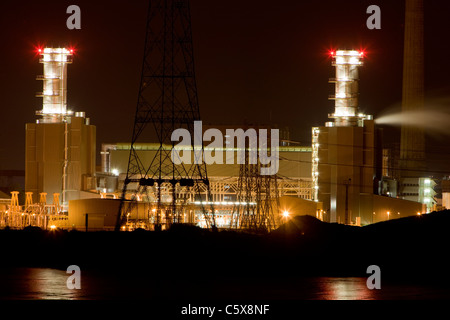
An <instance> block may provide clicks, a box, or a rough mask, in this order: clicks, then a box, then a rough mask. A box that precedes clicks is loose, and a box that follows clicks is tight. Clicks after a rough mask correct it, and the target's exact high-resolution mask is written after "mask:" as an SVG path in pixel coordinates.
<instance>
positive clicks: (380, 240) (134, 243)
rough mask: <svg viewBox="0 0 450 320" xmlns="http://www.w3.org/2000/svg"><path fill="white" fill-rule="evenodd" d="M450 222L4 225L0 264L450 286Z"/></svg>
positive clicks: (428, 218) (440, 218)
mask: <svg viewBox="0 0 450 320" xmlns="http://www.w3.org/2000/svg"><path fill="white" fill-rule="evenodd" d="M449 222H450V211H442V212H436V213H431V214H428V215H422V216H415V217H408V218H403V219H398V220H391V221H386V222H382V223H377V224H374V225H370V226H365V227H350V226H343V225H337V224H329V223H323V222H320V221H319V220H317V219H315V218H313V217H310V216H299V217H295V218H294V219H293V220H291V221H290V222H288V223H287V224H285V225H283V226H281V227H280V228H279V229H277V230H275V231H274V232H272V233H270V234H267V235H252V234H245V233H238V232H232V231H221V232H210V231H208V230H202V229H200V228H196V227H189V226H175V227H174V228H173V229H172V230H169V231H164V232H147V231H135V232H119V233H114V232H92V233H85V232H77V231H42V230H36V229H32V228H31V229H29V230H0V243H1V244H2V250H1V251H2V253H1V257H2V258H1V260H0V261H1V262H0V268H17V267H41V268H56V269H61V270H66V268H67V267H68V266H69V265H72V264H75V265H78V266H80V268H81V269H82V270H92V271H95V272H96V271H101V272H104V273H108V272H111V273H116V272H127V273H131V274H133V272H135V271H136V270H146V272H147V273H148V274H149V275H158V274H162V275H165V276H167V277H177V276H179V277H184V278H186V277H187V278H189V277H190V276H192V275H193V274H198V273H201V274H202V275H203V276H205V277H207V278H212V279H213V278H216V279H218V278H221V279H227V278H228V277H230V278H242V279H258V278H259V279H261V277H265V278H268V279H272V278H274V279H280V278H289V277H309V276H335V277H367V276H368V275H367V273H366V270H367V267H368V266H369V265H378V266H380V268H381V271H382V275H383V278H384V279H386V278H388V279H392V280H395V281H398V282H405V283H411V282H415V283H416V282H417V283H426V284H445V283H446V282H447V283H449V282H450V280H449V279H448V277H446V276H445V274H446V271H447V270H446V267H447V260H448V259H447V257H446V255H447V254H446V253H447V250H448V247H449V245H450V233H449V232H448V226H449V225H450V224H449Z"/></svg>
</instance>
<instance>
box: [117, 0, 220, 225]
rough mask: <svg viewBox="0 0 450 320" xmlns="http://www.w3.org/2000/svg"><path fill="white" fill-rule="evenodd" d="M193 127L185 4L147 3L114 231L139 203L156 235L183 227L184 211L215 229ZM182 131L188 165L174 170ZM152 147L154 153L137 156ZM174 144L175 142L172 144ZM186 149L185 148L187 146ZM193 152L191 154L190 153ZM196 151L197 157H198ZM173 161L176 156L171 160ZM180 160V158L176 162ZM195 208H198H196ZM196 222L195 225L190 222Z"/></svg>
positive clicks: (196, 114) (177, 0)
mask: <svg viewBox="0 0 450 320" xmlns="http://www.w3.org/2000/svg"><path fill="white" fill-rule="evenodd" d="M194 121H200V110H199V102H198V96H197V85H196V78H195V67H194V55H193V44H192V30H191V17H190V6H189V0H150V1H149V8H148V16H147V24H146V38H145V53H144V61H143V67H142V74H141V82H140V88H139V96H138V103H137V108H136V115H135V121H134V129H133V136H132V141H131V148H130V155H129V161H128V169H127V175H126V179H125V181H124V185H123V189H122V190H123V192H122V200H121V204H120V211H119V215H118V219H117V225H116V230H118V229H119V228H120V227H121V226H122V225H123V224H124V223H125V221H126V219H127V217H128V216H129V215H132V214H133V208H134V209H136V207H137V206H138V201H141V202H146V203H148V204H149V205H148V206H147V207H145V210H146V216H145V217H146V218H145V219H146V220H145V221H149V223H150V224H153V225H154V227H155V230H156V229H161V226H162V225H164V224H165V225H166V226H170V225H171V224H172V223H181V222H186V221H187V220H186V218H185V217H186V208H187V206H190V208H191V210H190V213H189V212H188V214H190V215H191V219H190V220H189V221H188V222H191V223H193V219H192V209H193V210H194V211H195V207H194V208H193V206H195V204H196V205H197V208H198V207H200V209H201V210H202V212H203V217H204V223H205V225H206V226H207V227H215V221H214V209H213V208H211V213H208V212H207V210H206V208H205V206H204V203H205V201H206V202H207V203H208V202H209V203H212V202H211V201H209V200H210V199H211V194H210V187H209V180H208V176H207V172H206V165H205V164H204V162H203V161H195V160H194V158H195V159H197V160H199V159H200V160H201V158H202V153H201V152H202V151H203V142H201V143H200V144H199V143H198V141H203V140H202V139H201V137H197V138H199V139H197V140H196V141H197V142H196V145H195V146H194ZM177 129H186V130H187V131H189V133H190V136H191V141H190V146H189V148H188V149H189V150H184V152H189V153H190V154H191V156H193V157H191V159H192V161H191V163H190V164H189V163H181V164H175V163H174V161H172V160H173V158H172V156H173V154H172V151H174V150H175V146H176V144H175V142H173V141H172V139H171V136H172V134H173V132H174V131H175V130H177ZM151 141H156V142H157V143H158V144H159V147H158V148H157V151H156V152H155V151H154V152H153V153H152V154H151V155H149V153H148V152H145V151H142V149H143V148H142V146H143V143H148V142H151ZM176 143H177V144H178V142H176ZM188 144H189V143H188ZM194 147H195V150H197V151H196V152H194ZM199 151H200V152H199ZM175 157H176V156H175ZM176 159H180V157H176ZM199 204H200V205H199ZM194 220H195V219H194Z"/></svg>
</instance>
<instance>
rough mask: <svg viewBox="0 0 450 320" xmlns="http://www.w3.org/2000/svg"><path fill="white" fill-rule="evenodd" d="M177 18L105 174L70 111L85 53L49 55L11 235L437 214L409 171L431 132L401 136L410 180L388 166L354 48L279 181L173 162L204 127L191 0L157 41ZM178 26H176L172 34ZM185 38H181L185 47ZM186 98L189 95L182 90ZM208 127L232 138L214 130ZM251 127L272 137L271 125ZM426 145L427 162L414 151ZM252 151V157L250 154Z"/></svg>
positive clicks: (4, 221) (165, 5) (92, 140)
mask: <svg viewBox="0 0 450 320" xmlns="http://www.w3.org/2000/svg"><path fill="white" fill-rule="evenodd" d="M407 2H408V1H407ZM410 2H414V5H412V4H409V5H408V6H407V25H408V27H407V31H406V36H405V42H406V43H407V44H408V45H407V46H411V47H414V44H415V43H416V42H415V40H414V37H413V35H414V34H416V33H415V31H414V30H416V29H417V28H420V21H419V22H418V24H416V23H417V21H416V16H415V15H414V14H413V13H411V12H416V11H419V12H420V10H419V9H420V3H419V2H420V1H418V0H417V1H416V0H411V1H410ZM166 11H167V12H166ZM168 13H170V15H168ZM155 14H156V15H155ZM169 16H170V17H172V18H171V19H173V20H171V21H166V24H165V26H166V28H165V29H164V32H162V33H161V35H160V37H159V38H161V39H162V37H169V38H170V40H171V41H169V42H167V47H161V46H160V43H159V42H158V41H159V40H160V39H159V38H157V41H156V40H155V41H156V42H154V43H152V41H153V40H151V39H150V40H149V39H147V40H146V51H145V57H146V58H148V57H150V56H151V55H154V56H155V57H156V58H154V59H152V60H151V61H150V60H149V61H147V60H146V61H145V62H144V65H143V73H142V79H141V86H140V88H139V100H138V104H137V111H136V118H135V124H134V130H133V139H132V141H131V142H127V141H125V142H117V141H116V142H114V141H112V142H108V143H106V142H105V143H104V144H102V147H101V150H100V154H101V159H102V161H101V170H99V171H97V170H96V152H97V146H96V127H95V126H93V125H92V124H91V121H90V119H89V118H87V117H86V115H85V113H84V112H81V111H78V112H75V111H72V110H70V108H68V106H67V96H68V95H67V93H68V88H67V69H68V65H69V64H71V63H72V62H73V56H74V51H73V50H72V49H68V48H44V49H39V55H40V59H39V62H40V63H42V64H43V69H44V73H43V75H42V76H38V77H37V80H39V81H42V82H43V90H42V92H40V93H38V94H37V96H38V97H42V99H43V106H42V109H41V110H39V111H37V112H36V114H37V115H38V116H39V119H37V120H36V123H28V124H26V143H25V148H26V155H25V157H26V167H25V189H26V199H27V200H26V203H25V205H23V206H21V205H20V204H19V203H18V198H17V193H13V194H12V198H11V204H10V205H4V206H3V207H0V227H6V226H8V227H11V228H23V227H24V226H27V225H34V226H39V227H41V228H44V229H49V228H63V229H77V230H86V231H94V230H135V229H138V228H142V229H146V230H164V229H167V228H170V226H171V225H172V224H174V223H186V224H191V225H197V226H200V227H204V228H222V229H225V228H227V229H230V228H232V229H243V228H245V229H246V230H247V229H252V228H253V229H252V230H251V231H255V230H256V229H258V230H260V229H261V228H262V229H265V231H270V230H272V229H274V228H276V227H277V226H279V225H280V224H282V223H284V222H286V221H287V220H288V219H289V218H290V217H292V216H294V215H301V214H308V215H312V216H314V217H317V218H318V219H320V220H323V221H327V222H331V223H340V224H347V225H358V226H361V225H368V224H371V223H375V222H379V221H384V220H389V219H394V218H400V217H405V216H410V215H416V214H422V213H425V212H427V211H429V210H430V208H431V206H428V207H426V206H425V207H424V205H423V204H424V203H429V202H432V201H431V200H428V201H427V200H426V199H430V197H432V196H433V191H432V187H433V184H434V181H433V180H432V179H430V178H429V177H426V176H424V175H422V174H421V175H412V174H409V173H410V172H411V171H414V172H416V171H415V169H414V168H419V167H420V168H422V165H421V164H422V163H423V154H424V153H423V147H422V145H423V144H422V140H421V139H422V138H421V137H422V133H420V132H418V131H416V130H415V129H414V128H404V129H403V130H402V151H401V156H400V160H399V163H401V165H402V166H403V167H402V168H404V169H405V170H404V173H403V174H402V176H401V177H394V176H392V175H391V174H390V172H391V168H390V167H389V168H388V166H387V165H386V163H387V161H388V160H387V159H388V158H389V157H390V156H389V155H390V153H389V152H387V150H386V149H384V148H383V141H382V132H381V131H380V129H379V128H377V125H376V124H375V122H374V119H373V117H372V116H371V115H366V114H364V113H363V112H361V108H360V105H359V94H360V92H359V72H360V68H361V67H362V66H363V61H364V58H365V53H364V52H363V51H358V50H353V49H350V50H344V49H342V50H337V51H334V52H332V53H331V59H332V63H331V65H332V66H333V67H334V68H335V76H334V77H333V78H331V79H330V80H329V82H330V83H332V84H333V85H334V94H333V95H332V96H330V97H329V99H330V100H333V101H334V111H333V112H332V113H330V114H329V115H328V120H329V121H328V122H325V124H324V125H323V126H320V127H313V128H312V143H311V145H309V146H300V145H297V144H295V143H293V142H292V141H290V139H288V138H285V137H289V133H288V132H281V134H280V136H281V144H280V146H279V147H278V148H277V150H276V151H277V153H278V154H279V170H278V172H277V173H276V175H274V176H273V177H272V178H270V179H263V178H261V177H260V176H259V175H257V174H255V172H254V169H255V168H256V167H255V168H253V167H246V164H244V165H239V164H226V163H224V164H204V165H202V166H198V165H197V166H193V167H192V168H191V167H189V168H188V167H181V166H176V165H175V164H173V163H171V162H170V161H169V160H170V155H171V152H172V151H173V150H174V143H171V142H170V139H169V138H170V135H171V132H173V131H174V130H175V129H176V128H178V127H185V128H186V130H189V131H192V130H191V129H192V125H193V124H194V121H199V120H201V119H200V113H199V106H198V101H197V92H196V83H195V73H194V71H195V70H194V63H193V53H192V48H193V46H192V38H191V31H190V21H189V19H190V18H189V19H188V20H186V19H187V18H188V17H190V15H189V2H188V1H187V0H183V1H174V0H165V1H163V0H161V1H156V2H155V3H154V4H153V5H150V7H149V15H148V17H149V18H148V19H149V21H148V23H147V27H148V28H150V29H148V30H147V36H148V37H149V36H151V35H153V34H154V33H155V32H156V30H158V28H160V27H161V26H158V25H157V23H161V21H165V20H164V19H166V18H167V17H169ZM158 17H159V18H158ZM167 22H170V23H169V24H167ZM422 24H423V22H422ZM167 25H171V26H172V28H173V29H170V30H169V29H167ZM411 25H412V26H411ZM418 26H419V27H418ZM180 30H181V31H180ZM180 35H181V36H180ZM177 36H179V37H181V38H182V39H178V41H174V39H175V38H176V37H177ZM419 36H420V35H419ZM181 40H182V41H181ZM176 45H179V46H180V47H179V48H176V47H175V46H176ZM405 46H406V44H405ZM408 50H409V51H408ZM408 50H407V51H408V52H410V51H411V50H412V51H413V53H411V52H410V53H409V54H408V53H405V74H407V76H406V77H408V78H411V77H412V78H414V79H416V78H417V79H420V78H421V77H423V74H421V73H420V70H421V69H420V68H421V66H417V65H415V64H414V63H413V62H412V61H415V60H414V57H417V56H420V52H421V50H422V49H421V48H416V49H408ZM414 50H417V51H414ZM155 59H156V60H155ZM161 61H162V62H161ZM152 64H154V65H153V67H151V68H150V67H149V66H151V65H152ZM166 64H170V65H166ZM74 67H75V66H74ZM411 74H413V75H414V77H413V76H410V75H411ZM181 84H183V85H181ZM181 89H182V91H183V92H179V91H180V90H181ZM421 90H423V85H420V81H419V80H417V82H413V83H408V82H407V81H405V84H404V108H412V107H413V105H414V106H417V108H419V107H420V103H422V102H421V101H422V100H421V97H422V93H421V92H422V91H421ZM411 101H413V102H411ZM209 127H212V128H219V129H218V130H219V131H222V132H224V133H225V132H226V131H225V128H220V126H215V125H214V124H210V125H209ZM243 127H244V128H246V129H251V128H260V129H264V130H267V129H271V128H272V125H271V124H267V125H261V124H259V125H257V124H255V125H249V124H245V125H244V124H243ZM148 128H152V129H155V130H154V131H155V133H156V135H153V136H152V135H147V134H144V133H145V130H147V129H148ZM235 128H236V126H234V128H233V127H229V128H228V129H235ZM225 136H226V134H225ZM190 146H191V147H192V150H190V151H192V152H195V150H196V148H197V149H198V148H200V149H201V150H204V149H205V148H206V146H199V145H194V143H192V144H190ZM416 147H417V153H415V154H413V155H411V154H410V153H408V152H406V151H407V150H409V149H411V148H413V149H414V150H416ZM238 149H239V148H237V147H234V146H233V147H227V146H224V147H223V148H221V149H220V151H223V152H231V153H236V152H238V151H239V150H238ZM244 149H245V150H244V151H245V152H248V151H249V150H248V149H249V147H247V146H246V147H245V148H244ZM216 150H219V149H217V148H216ZM241 151H242V150H241ZM272 151H273V152H274V151H275V150H272ZM411 161H413V162H414V163H413V164H411V163H412V162H411ZM419 162H420V165H419V164H418V163H419ZM257 166H260V163H258V165H257ZM258 168H259V167H258ZM420 170H422V169H420ZM408 179H413V180H414V179H415V180H414V181H412V182H411V181H410V180H408ZM416 180H417V181H419V182H418V183H422V184H423V188H422V189H423V192H422V193H421V198H420V197H418V198H417V197H409V198H408V196H407V195H408V192H407V191H408V188H407V187H408V181H410V182H409V183H413V184H414V183H415V182H416ZM393 190H395V192H393ZM425 190H427V191H425ZM397 191H398V192H397ZM47 195H48V197H47ZM47 198H48V199H47ZM51 198H52V199H53V201H50V200H49V199H51ZM430 204H432V203H430ZM249 221H257V223H253V222H249Z"/></svg>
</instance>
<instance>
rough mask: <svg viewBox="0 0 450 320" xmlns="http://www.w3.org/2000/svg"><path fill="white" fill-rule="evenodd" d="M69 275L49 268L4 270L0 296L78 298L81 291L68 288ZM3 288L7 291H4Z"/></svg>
mask: <svg viewBox="0 0 450 320" xmlns="http://www.w3.org/2000/svg"><path fill="white" fill-rule="evenodd" d="M5 273H6V274H5ZM69 276H70V274H67V273H66V272H65V271H62V270H56V269H47V268H18V269H13V270H7V271H4V272H3V270H2V276H1V278H0V279H1V283H2V288H1V289H0V297H1V298H2V299H30V300H34V299H42V300H47V299H58V300H61V299H65V300H67V299H69V300H71V299H78V298H79V296H80V291H78V290H70V289H68V288H67V285H66V281H67V278H68V277H69ZM2 289H6V291H7V292H2V291H3V290H2ZM7 294H8V295H7Z"/></svg>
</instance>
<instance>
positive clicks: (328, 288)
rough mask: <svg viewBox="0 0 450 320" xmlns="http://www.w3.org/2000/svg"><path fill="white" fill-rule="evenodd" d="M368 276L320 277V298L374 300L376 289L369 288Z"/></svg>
mask: <svg viewBox="0 0 450 320" xmlns="http://www.w3.org/2000/svg"><path fill="white" fill-rule="evenodd" d="M366 280H367V279H366V278H327V277H323V278H320V281H318V284H319V288H318V297H317V298H318V299H323V300H373V299H375V295H374V293H375V291H373V290H370V289H368V288H367V285H366Z"/></svg>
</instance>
